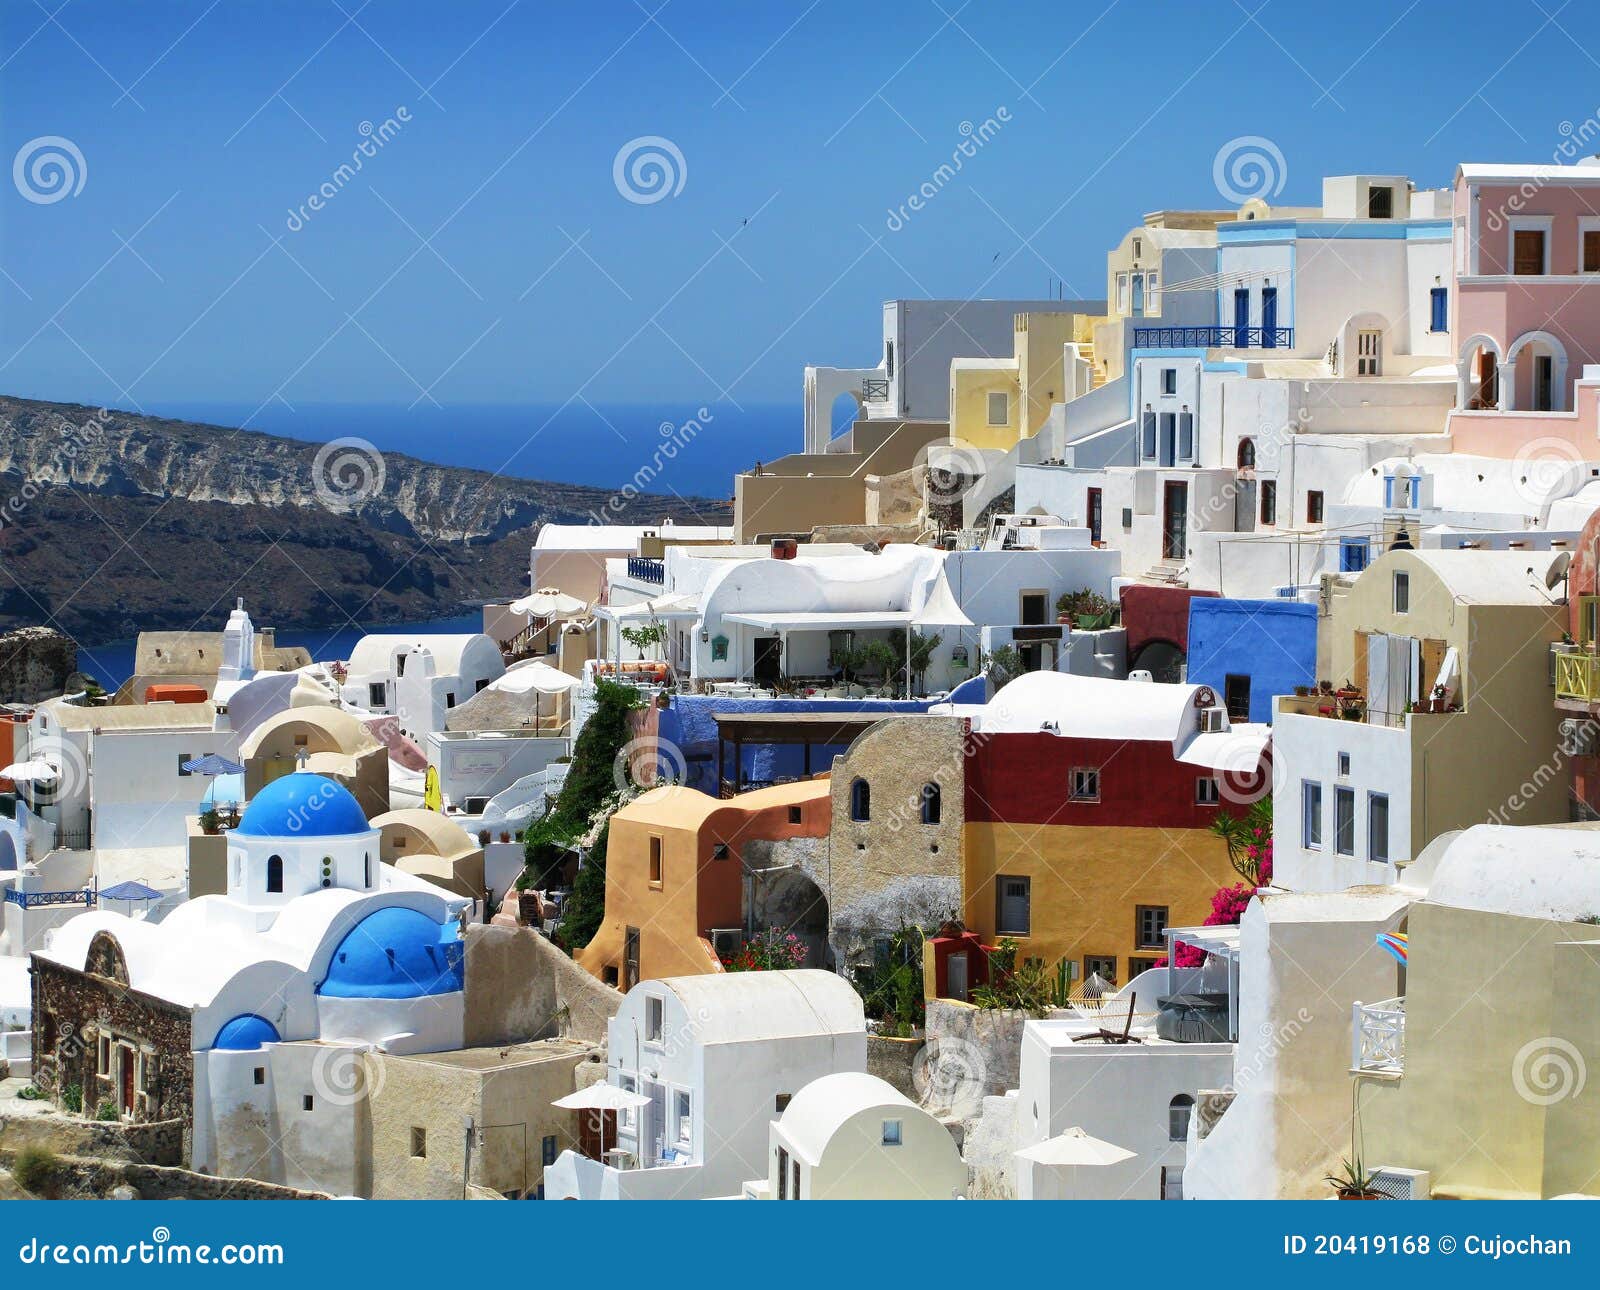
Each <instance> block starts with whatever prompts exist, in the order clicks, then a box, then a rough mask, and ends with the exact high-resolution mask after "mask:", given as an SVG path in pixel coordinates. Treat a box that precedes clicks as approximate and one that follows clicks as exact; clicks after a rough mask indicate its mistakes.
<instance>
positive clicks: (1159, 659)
mask: <svg viewBox="0 0 1600 1290" xmlns="http://www.w3.org/2000/svg"><path fill="white" fill-rule="evenodd" d="M1188 661H1189V660H1188V656H1187V655H1185V654H1184V652H1183V650H1181V649H1179V648H1178V646H1177V645H1175V644H1173V643H1172V642H1171V641H1163V640H1153V641H1147V642H1146V643H1145V644H1144V646H1143V647H1142V648H1141V649H1140V650H1139V653H1138V654H1137V655H1136V656H1135V657H1134V659H1133V663H1132V665H1131V670H1133V671H1136V672H1137V671H1145V672H1149V673H1150V676H1151V679H1152V680H1155V681H1160V682H1163V683H1167V684H1175V683H1176V682H1178V681H1181V680H1183V667H1184V664H1185V663H1187V662H1188Z"/></svg>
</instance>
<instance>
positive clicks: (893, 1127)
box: [883, 1120, 900, 1147]
mask: <svg viewBox="0 0 1600 1290" xmlns="http://www.w3.org/2000/svg"><path fill="white" fill-rule="evenodd" d="M883 1145H884V1146H886V1147H898V1146H899V1145H900V1121H899V1120H885V1121H884V1122H883Z"/></svg>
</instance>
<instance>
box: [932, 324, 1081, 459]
mask: <svg viewBox="0 0 1600 1290" xmlns="http://www.w3.org/2000/svg"><path fill="white" fill-rule="evenodd" d="M1092 322H1093V320H1092V319H1091V318H1090V317H1089V316H1088V315H1085V314H1071V313H1047V314H1041V313H1024V314H1018V315H1017V316H1016V320H1015V324H1014V327H1015V330H1014V335H1013V342H1012V353H1011V355H1010V357H1002V358H956V359H953V360H952V361H951V363H950V437H951V438H952V439H954V440H955V441H956V442H957V443H958V444H962V445H966V444H971V445H972V446H974V447H976V448H980V449H984V450H993V451H999V452H1004V451H1006V450H1007V449H1009V448H1011V447H1012V446H1013V445H1015V444H1016V443H1017V441H1018V440H1020V439H1031V438H1032V437H1033V436H1034V435H1035V434H1037V433H1038V432H1039V428H1040V427H1041V426H1042V425H1043V424H1044V422H1045V418H1046V417H1048V416H1049V415H1050V408H1051V406H1052V405H1053V404H1056V403H1066V402H1070V401H1071V400H1072V399H1075V398H1077V397H1078V396H1079V395H1082V394H1087V393H1088V392H1089V389H1090V363H1089V359H1090V345H1089V339H1090V329H1091V325H1092Z"/></svg>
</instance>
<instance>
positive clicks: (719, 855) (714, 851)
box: [711, 842, 728, 860]
mask: <svg viewBox="0 0 1600 1290" xmlns="http://www.w3.org/2000/svg"><path fill="white" fill-rule="evenodd" d="M711 858H712V859H713V860H726V859H727V858H728V844H727V843H726V842H713V843H712V844H711Z"/></svg>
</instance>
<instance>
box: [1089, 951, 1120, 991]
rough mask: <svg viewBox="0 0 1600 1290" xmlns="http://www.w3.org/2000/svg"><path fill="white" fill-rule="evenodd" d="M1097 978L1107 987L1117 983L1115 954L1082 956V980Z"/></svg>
mask: <svg viewBox="0 0 1600 1290" xmlns="http://www.w3.org/2000/svg"><path fill="white" fill-rule="evenodd" d="M1092 976H1097V977H1099V978H1100V979H1101V980H1102V981H1104V982H1105V983H1106V984H1107V985H1116V983H1117V956H1116V955H1115V954H1085V955H1084V956H1083V979H1084V980H1085V981H1087V980H1088V979H1089V978H1090V977H1092Z"/></svg>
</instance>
